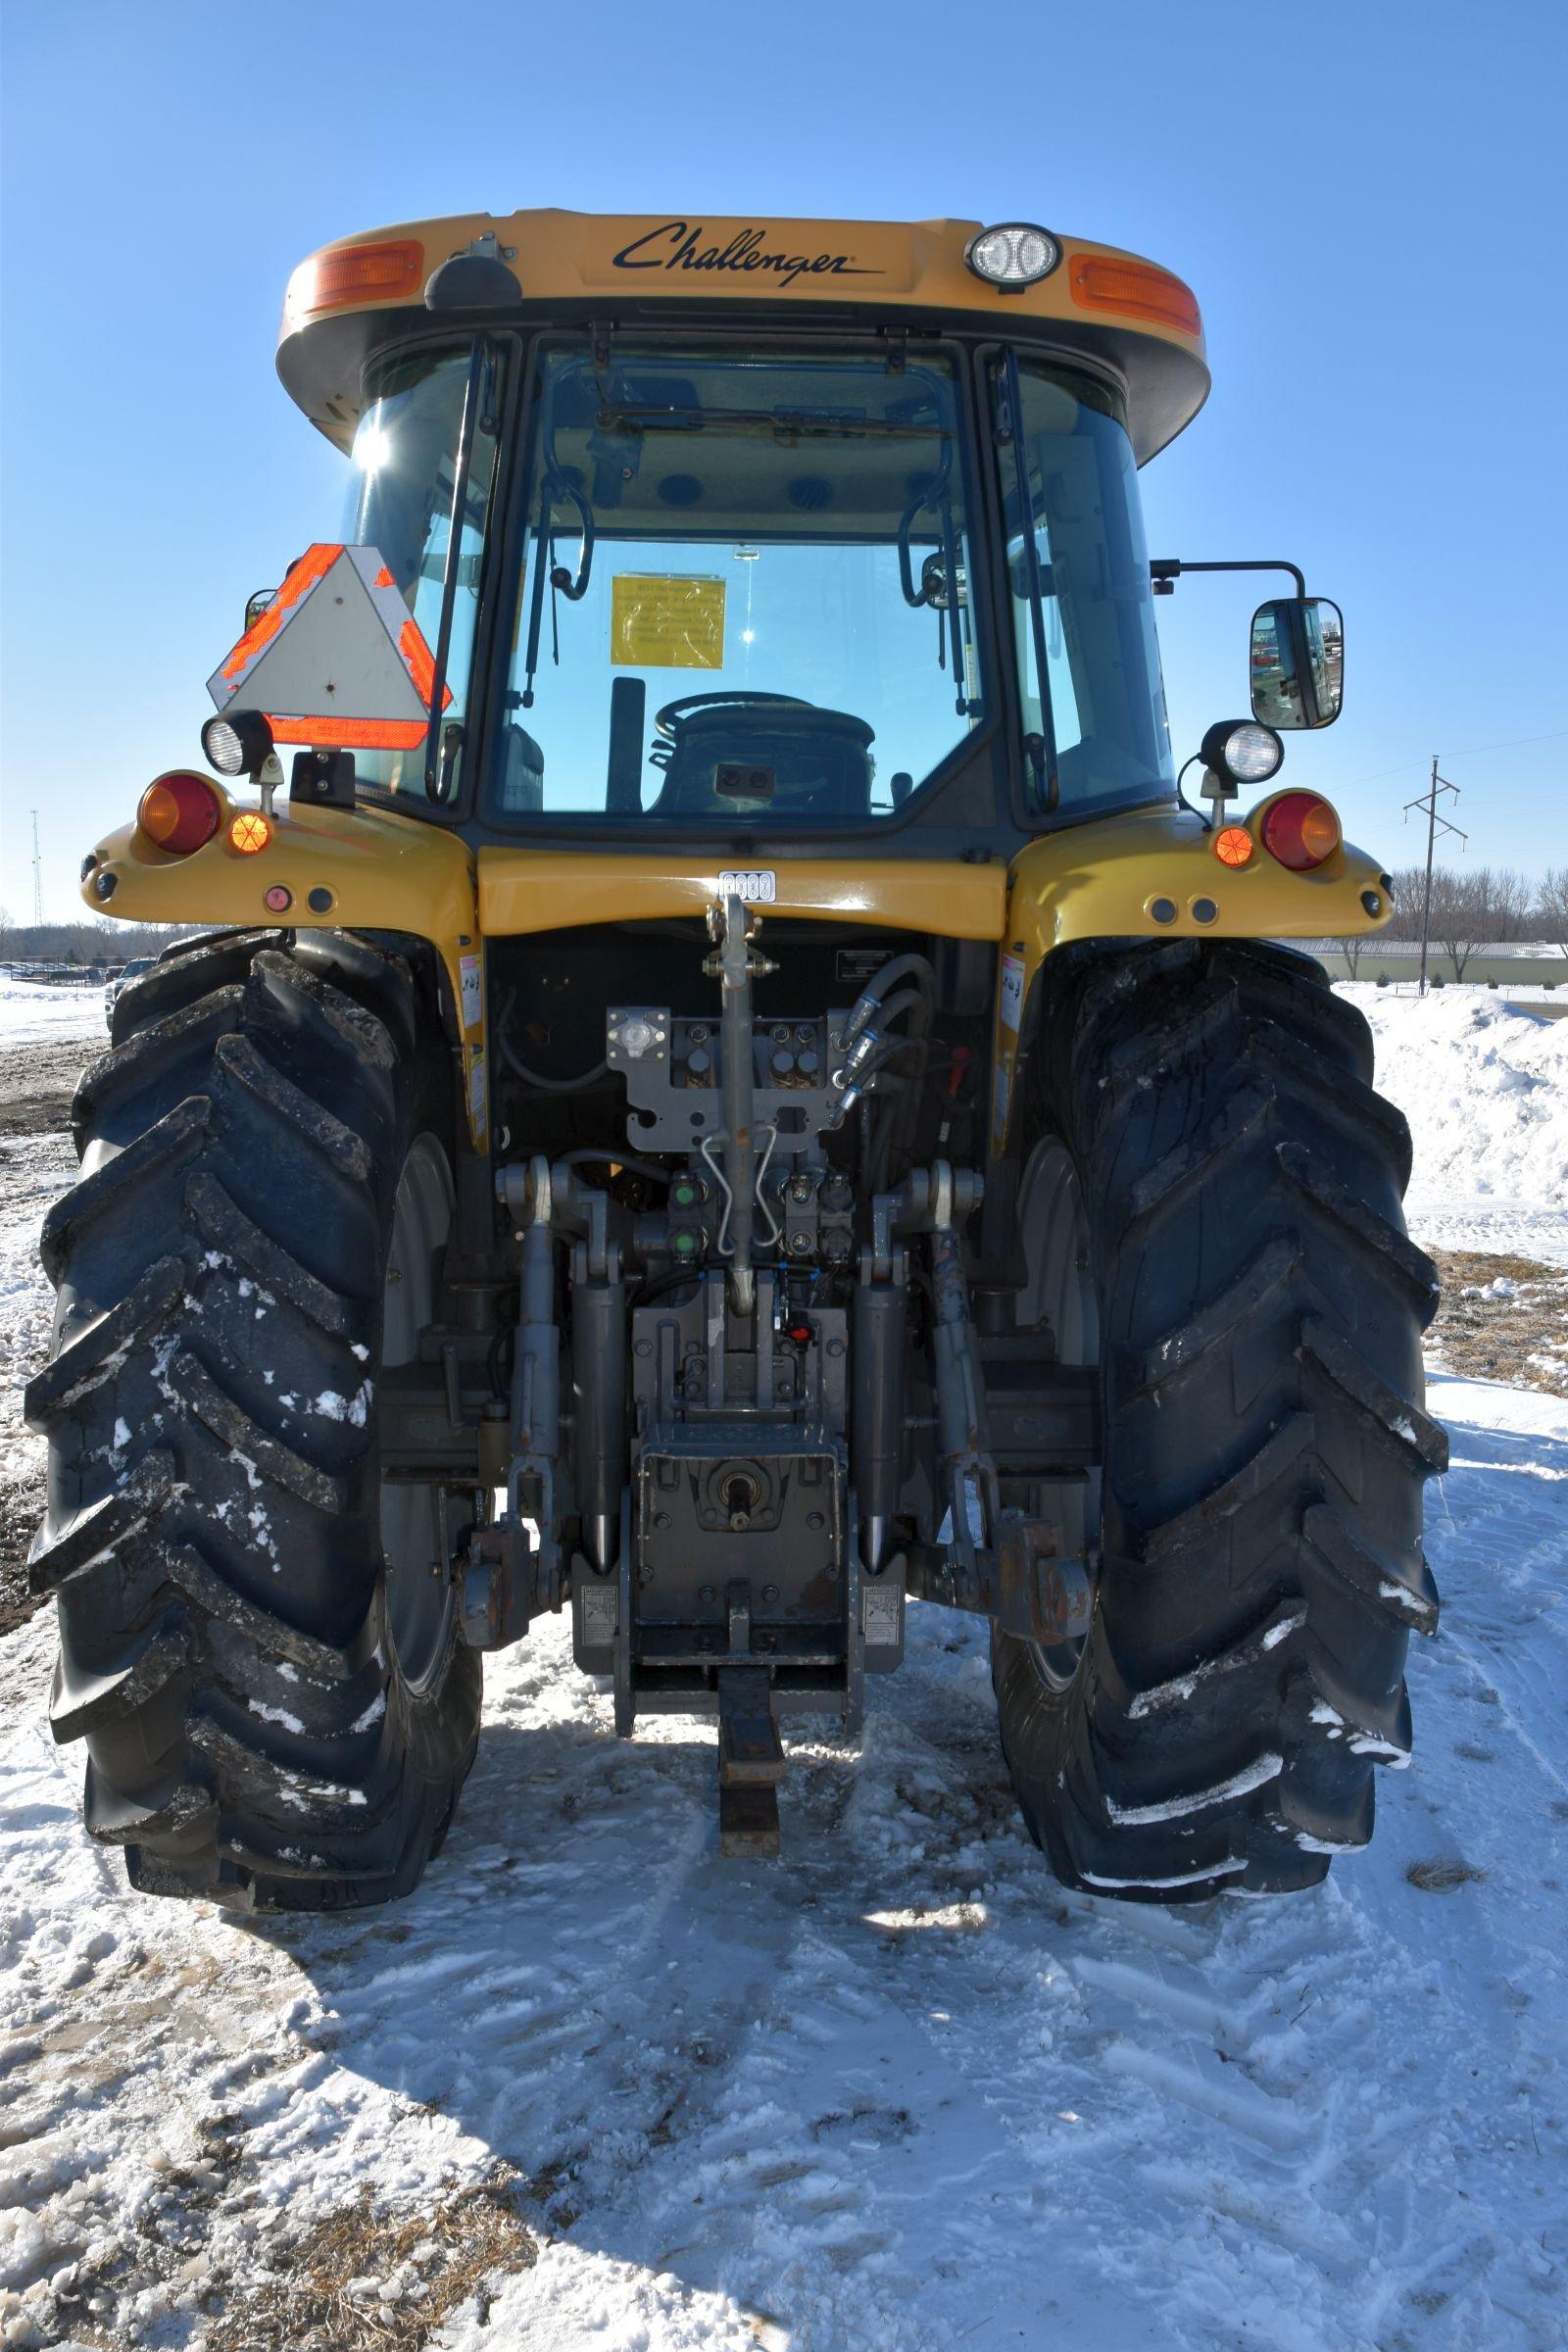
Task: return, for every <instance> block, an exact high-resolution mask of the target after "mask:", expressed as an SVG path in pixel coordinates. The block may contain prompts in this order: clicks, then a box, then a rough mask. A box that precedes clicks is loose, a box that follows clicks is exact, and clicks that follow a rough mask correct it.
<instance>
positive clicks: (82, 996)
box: [0, 978, 105, 1046]
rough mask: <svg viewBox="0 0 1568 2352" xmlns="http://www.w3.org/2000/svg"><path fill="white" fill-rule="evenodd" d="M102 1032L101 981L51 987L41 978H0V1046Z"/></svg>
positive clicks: (29, 1043) (86, 1035) (96, 1034)
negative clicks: (69, 986)
mask: <svg viewBox="0 0 1568 2352" xmlns="http://www.w3.org/2000/svg"><path fill="white" fill-rule="evenodd" d="M104 1034H105V1030H104V992H103V987H102V985H101V983H99V982H97V981H93V982H91V983H89V985H88V986H86V987H84V988H51V987H50V986H49V984H48V982H47V981H43V980H8V979H5V978H0V1046H32V1045H38V1044H41V1043H45V1042H47V1040H49V1039H50V1038H55V1037H59V1038H67V1037H94V1038H98V1037H102V1036H103V1035H104Z"/></svg>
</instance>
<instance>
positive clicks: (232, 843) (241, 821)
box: [228, 809, 272, 858]
mask: <svg viewBox="0 0 1568 2352" xmlns="http://www.w3.org/2000/svg"><path fill="white" fill-rule="evenodd" d="M271 838H272V828H271V826H270V824H269V823H268V821H267V818H266V817H265V816H263V814H262V812H261V810H260V809H241V810H240V812H239V814H238V816H236V817H235V819H234V821H233V823H232V824H231V825H230V826H229V828H228V841H229V847H230V848H231V849H235V850H238V852H239V854H240V856H241V857H242V858H254V857H255V855H256V853H257V851H258V850H265V849H266V847H267V845H268V843H269V842H270V840H271Z"/></svg>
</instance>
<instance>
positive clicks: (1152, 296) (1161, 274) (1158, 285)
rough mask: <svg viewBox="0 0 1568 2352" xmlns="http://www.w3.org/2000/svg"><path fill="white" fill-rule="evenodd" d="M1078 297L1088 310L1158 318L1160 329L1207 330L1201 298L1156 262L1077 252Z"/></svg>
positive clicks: (1073, 280) (1072, 276) (1072, 281)
mask: <svg viewBox="0 0 1568 2352" xmlns="http://www.w3.org/2000/svg"><path fill="white" fill-rule="evenodd" d="M1067 283H1068V285H1069V286H1070V287H1071V289H1072V298H1073V300H1074V302H1075V303H1076V304H1077V305H1078V307H1079V309H1080V310H1082V311H1120V312H1121V314H1122V316H1123V317H1124V318H1127V319H1152V320H1153V322H1154V324H1155V325H1156V326H1179V327H1180V328H1181V330H1182V333H1183V334H1184V335H1201V333H1202V331H1203V320H1202V316H1201V312H1200V311H1199V308H1198V297H1197V295H1196V294H1195V293H1194V292H1193V290H1192V288H1191V286H1184V285H1183V284H1182V281H1181V279H1180V278H1179V277H1172V275H1171V273H1170V271H1169V270H1156V269H1155V267H1154V265H1153V263H1152V262H1134V261H1122V260H1119V259H1117V258H1116V257H1115V256H1113V255H1111V254H1106V253H1076V254H1074V255H1073V258H1072V264H1071V267H1070V268H1069V270H1068V271H1067Z"/></svg>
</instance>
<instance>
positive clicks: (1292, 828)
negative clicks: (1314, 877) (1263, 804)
mask: <svg viewBox="0 0 1568 2352" xmlns="http://www.w3.org/2000/svg"><path fill="white" fill-rule="evenodd" d="M1259 830H1260V831H1261V833H1262V836H1263V847H1264V849H1265V850H1267V852H1268V854H1269V856H1270V857H1271V858H1278V859H1279V861H1280V863H1281V865H1284V866H1289V868H1290V870H1291V872H1292V873H1295V874H1309V873H1310V872H1311V871H1312V869H1313V867H1314V866H1318V865H1322V864H1323V863H1324V862H1325V861H1326V860H1327V859H1328V858H1332V857H1333V855H1334V853H1335V851H1336V850H1337V849H1338V848H1339V846H1340V840H1341V834H1340V820H1339V818H1338V817H1337V816H1336V815H1335V813H1334V810H1333V809H1331V808H1330V807H1329V804H1328V802H1327V801H1324V800H1320V799H1319V798H1318V795H1317V794H1316V793H1315V792H1282V793H1281V794H1280V797H1279V799H1278V800H1277V801H1271V802H1270V803H1269V805H1268V807H1267V809H1264V811H1263V821H1262V824H1261V826H1260V827H1259Z"/></svg>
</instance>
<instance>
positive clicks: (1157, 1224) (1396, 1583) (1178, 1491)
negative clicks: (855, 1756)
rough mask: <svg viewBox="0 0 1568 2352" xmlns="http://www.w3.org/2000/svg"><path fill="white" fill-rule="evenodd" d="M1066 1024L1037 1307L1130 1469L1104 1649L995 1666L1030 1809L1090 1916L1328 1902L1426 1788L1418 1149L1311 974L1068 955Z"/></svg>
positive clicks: (1190, 958) (1340, 1005)
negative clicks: (1113, 1904) (1309, 1899)
mask: <svg viewBox="0 0 1568 2352" xmlns="http://www.w3.org/2000/svg"><path fill="white" fill-rule="evenodd" d="M1042 992H1043V993H1042V1002H1041V1005H1040V1015H1039V1027H1038V1037H1039V1045H1038V1048H1037V1051H1036V1054H1035V1057H1034V1062H1033V1067H1032V1071H1031V1076H1030V1079H1029V1081H1028V1091H1027V1095H1026V1099H1025V1102H1024V1103H1023V1105H1022V1108H1021V1114H1020V1115H1021V1116H1023V1117H1024V1118H1025V1120H1026V1121H1027V1126H1026V1135H1028V1136H1029V1137H1030V1138H1031V1139H1032V1150H1031V1152H1030V1155H1029V1159H1028V1162H1027V1165H1026V1170H1025V1176H1024V1182H1023V1186H1022V1189H1021V1192H1020V1222H1021V1227H1022V1232H1023V1240H1024V1245H1025V1251H1026V1257H1027V1261H1028V1265H1029V1284H1028V1287H1027V1288H1026V1291H1025V1294H1024V1298H1025V1301H1026V1303H1027V1302H1029V1301H1030V1300H1031V1299H1032V1301H1033V1308H1032V1311H1033V1312H1035V1313H1036V1314H1040V1315H1044V1316H1045V1317H1046V1318H1047V1319H1049V1320H1050V1321H1051V1323H1052V1326H1053V1329H1054V1331H1055V1332H1056V1335H1057V1340H1058V1346H1059V1349H1060V1354H1061V1357H1062V1360H1063V1361H1069V1362H1070V1361H1077V1362H1086V1363H1098V1365H1099V1366H1100V1372H1101V1395H1102V1409H1103V1472H1102V1474H1101V1479H1100V1484H1099V1488H1098V1491H1097V1489H1096V1487H1095V1485H1094V1484H1093V1483H1092V1484H1091V1486H1090V1487H1089V1488H1088V1489H1086V1490H1082V1491H1080V1492H1079V1493H1078V1494H1077V1495H1069V1497H1068V1501H1067V1505H1066V1511H1065V1518H1064V1536H1065V1540H1066V1544H1067V1547H1069V1548H1075V1547H1076V1546H1075V1544H1074V1535H1075V1531H1076V1530H1077V1529H1078V1528H1079V1527H1081V1528H1082V1531H1083V1538H1084V1542H1085V1543H1086V1544H1087V1545H1088V1547H1089V1548H1090V1549H1091V1550H1098V1554H1099V1558H1098V1569H1099V1586H1098V1604H1097V1611H1096V1617H1095V1621H1094V1624H1093V1627H1092V1629H1091V1631H1090V1633H1089V1634H1088V1636H1087V1637H1085V1638H1084V1640H1083V1641H1082V1642H1080V1643H1077V1644H1075V1645H1062V1647H1061V1648H1060V1649H1059V1650H1057V1651H1055V1652H1052V1653H1043V1652H1042V1651H1041V1650H1040V1649H1039V1647H1038V1646H1037V1645H1035V1644H1032V1643H1029V1642H1021V1641H1017V1640H1013V1639H1010V1638H1007V1637H1005V1636H999V1637H998V1638H997V1639H996V1641H995V1642H994V1648H993V1672H994V1678H995V1683H996V1690H997V1699H998V1707H999V1713H1000V1719H1001V1729H1002V1740H1003V1746H1004V1750H1005V1755H1006V1758H1007V1762H1008V1766H1009V1769H1010V1771H1011V1774H1012V1778H1013V1783H1014V1787H1015V1788H1016V1790H1017V1793H1018V1797H1019V1801H1020V1803H1021V1806H1022V1808H1023V1812H1024V1815H1025V1818H1026V1820H1027V1822H1028V1824H1029V1827H1030V1829H1031V1831H1032V1833H1033V1834H1034V1836H1035V1837H1036V1838H1037V1839H1038V1840H1039V1842H1040V1843H1041V1844H1042V1845H1043V1846H1044V1847H1045V1848H1046V1851H1047V1853H1048V1854H1049V1856H1050V1859H1051V1861H1052V1864H1053V1867H1054V1870H1055V1872H1056V1874H1057V1876H1058V1877H1060V1878H1061V1879H1062V1880H1064V1881H1065V1882H1066V1883H1067V1884H1068V1885H1069V1886H1074V1887H1084V1888H1087V1889H1089V1890H1091V1891H1093V1892H1097V1893H1103V1894H1117V1895H1124V1896H1128V1897H1131V1898H1132V1899H1135V1900H1146V1901H1165V1902H1182V1901H1197V1900H1201V1899H1203V1898H1204V1897H1206V1896H1209V1895H1212V1894H1216V1893H1219V1892H1221V1891H1225V1890H1231V1891H1239V1892H1245V1893H1265V1892H1270V1893H1271V1892H1281V1891H1285V1890H1288V1889H1291V1888H1295V1887H1304V1886H1309V1885H1311V1884H1313V1883H1314V1882H1315V1881H1317V1880H1319V1879H1321V1878H1322V1877H1323V1876H1324V1875H1325V1874H1326V1872H1327V1870H1328V1868H1329V1863H1330V1859H1331V1857H1332V1856H1333V1855H1334V1854H1335V1853H1338V1852H1342V1851H1346V1850H1348V1849H1350V1848H1353V1847H1356V1846H1360V1845H1364V1844H1365V1843H1366V1841H1367V1839H1368V1838H1370V1836H1371V1833H1372V1816H1373V1789H1372V1766H1373V1764H1374V1763H1383V1764H1395V1765H1398V1764H1402V1763H1405V1762H1407V1761H1408V1756H1409V1747H1410V1714H1409V1704H1408V1700H1407V1698H1406V1695H1405V1688H1404V1679H1403V1668H1404V1658H1405V1650H1406V1646H1407V1643H1408V1638H1409V1633H1410V1630H1411V1629H1412V1627H1413V1628H1416V1629H1417V1630H1420V1631H1423V1632H1430V1631H1431V1630H1432V1629H1433V1628H1434V1626H1435V1624H1436V1621H1437V1594H1436V1592H1435V1590H1434V1588H1433V1584H1432V1579H1431V1575H1430V1572H1429V1570H1428V1568H1427V1564H1426V1561H1425V1558H1424V1557H1423V1554H1422V1551H1421V1544H1420V1529H1421V1486H1422V1482H1423V1480H1424V1479H1425V1478H1426V1476H1427V1475H1428V1474H1429V1473H1430V1472H1431V1471H1433V1470H1435V1469H1441V1468H1442V1467H1443V1466H1444V1465H1445V1462H1446V1444H1445V1440H1444V1438H1443V1435H1442V1432H1441V1431H1440V1430H1438V1429H1437V1428H1436V1427H1435V1425H1434V1424H1433V1423H1432V1422H1431V1421H1429V1420H1428V1419H1427V1418H1426V1415H1425V1414H1424V1412H1423V1411H1422V1410H1421V1399H1422V1394H1423V1379H1422V1361H1421V1334H1422V1331H1423V1330H1424V1328H1425V1326H1426V1324H1427V1323H1428V1321H1429V1320H1430V1319H1431V1315H1432V1312H1433V1309H1434V1306H1435V1304H1436V1299H1437V1284H1436V1278H1435V1275H1434V1272H1433V1268H1432V1265H1431V1262H1430V1260H1429V1259H1427V1258H1426V1257H1425V1256H1424V1255H1423V1254H1422V1253H1421V1251H1420V1250H1416V1249H1415V1248H1414V1247H1413V1245H1412V1244H1411V1243H1410V1242H1409V1240H1408V1239H1407V1237H1406V1235H1405V1230H1404V1219H1403V1214H1402V1211H1401V1208H1400V1198H1401V1195H1402V1193H1403V1190H1404V1185H1405V1182H1406V1180H1407V1178H1408V1175H1409V1165H1410V1152H1409V1136H1408V1131H1407V1130H1406V1127H1405V1124H1404V1121H1403V1119H1402V1118H1401V1116H1400V1115H1399V1113H1398V1112H1397V1110H1395V1109H1394V1107H1393V1106H1392V1105H1391V1104H1390V1103H1386V1102H1384V1101H1383V1100H1382V1098H1381V1097H1379V1096H1378V1095H1376V1094H1374V1093H1373V1091H1372V1088H1371V1085H1370V1079H1371V1071H1372V1054H1371V1042H1370V1037H1369V1033H1368V1031H1367V1027H1366V1023H1365V1022H1364V1021H1363V1019H1362V1018H1361V1016H1360V1014H1359V1013H1358V1012H1356V1011H1354V1010H1353V1009H1352V1007H1350V1006H1349V1005H1347V1004H1346V1003H1345V1002H1344V1001H1343V999H1340V998H1337V997H1335V996H1334V995H1333V994H1332V992H1331V991H1330V990H1329V988H1328V987H1327V986H1326V984H1325V983H1324V980H1323V976H1322V973H1321V971H1320V970H1319V968H1318V966H1317V965H1315V964H1313V963H1311V962H1310V961H1309V960H1308V959H1307V958H1305V957H1303V956H1297V955H1295V954H1292V953H1290V952H1287V951H1283V950H1276V949H1269V948H1264V947H1259V946H1253V945H1244V944H1238V945H1232V944H1228V943H1227V944H1218V943H1216V944H1214V945H1212V946H1210V945H1208V944H1206V943H1204V944H1199V943H1196V942H1195V943H1192V944H1190V945H1189V944H1187V943H1180V944H1178V943H1171V944H1170V945H1161V946H1159V947H1156V948H1149V949H1144V948H1134V949H1130V950H1123V951H1121V952H1110V951H1105V950H1094V949H1085V950H1068V951H1065V952H1064V953H1063V954H1062V955H1060V956H1058V957H1056V958H1054V959H1053V962H1052V964H1049V965H1048V966H1047V969H1046V973H1045V974H1044V976H1043V979H1042ZM1074 1512H1076V1513H1077V1518H1076V1520H1075V1519H1074V1517H1073V1514H1074Z"/></svg>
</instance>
